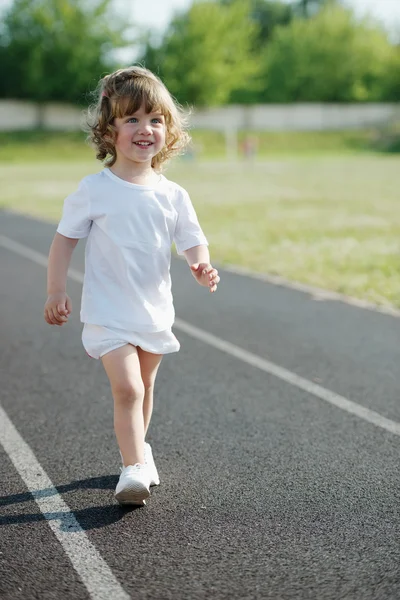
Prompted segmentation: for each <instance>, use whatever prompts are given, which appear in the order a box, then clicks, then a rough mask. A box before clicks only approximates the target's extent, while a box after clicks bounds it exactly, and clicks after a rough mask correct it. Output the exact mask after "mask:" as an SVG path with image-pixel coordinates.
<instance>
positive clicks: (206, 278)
mask: <svg viewBox="0 0 400 600" xmlns="http://www.w3.org/2000/svg"><path fill="white" fill-rule="evenodd" d="M190 270H191V271H192V275H193V277H194V278H195V279H196V281H197V283H199V284H200V285H204V286H206V287H208V288H209V289H210V292H215V291H216V289H217V283H219V282H220V281H221V280H220V278H219V276H218V271H217V269H214V267H213V266H212V265H210V263H195V264H194V265H191V267H190Z"/></svg>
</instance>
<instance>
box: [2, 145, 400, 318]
mask: <svg viewBox="0 0 400 600" xmlns="http://www.w3.org/2000/svg"><path fill="white" fill-rule="evenodd" d="M0 138H1V136H0ZM314 140H315V137H314ZM64 142H65V146H64V153H65V156H64V157H63V156H60V154H58V152H57V151H56V147H57V145H60V139H59V138H54V139H53V140H51V141H50V142H49V141H47V142H46V140H44V141H42V142H38V141H37V140H32V141H31V142H29V141H28V142H25V143H23V144H22V143H21V142H20V141H19V140H16V139H14V140H13V144H9V145H8V150H9V152H8V162H4V160H3V164H2V166H1V167H0V184H1V189H2V196H1V198H2V200H1V204H2V206H3V207H7V208H11V209H13V210H17V211H21V212H23V213H26V214H31V215H36V216H40V217H43V218H46V219H50V220H53V221H57V220H58V218H59V217H60V213H61V207H62V201H63V199H64V197H65V196H66V195H67V194H68V193H69V192H71V191H73V190H74V189H75V188H76V185H77V182H78V181H79V180H80V179H81V178H82V177H83V176H84V175H86V174H88V173H90V172H96V171H98V170H99V169H100V168H101V165H100V163H98V162H96V161H95V160H93V159H91V151H90V150H89V151H88V150H87V149H86V148H85V147H83V148H82V141H81V138H79V137H77V138H73V137H71V138H69V139H64ZM331 143H333V138H332V139H331ZM203 144H204V139H203ZM325 144H326V145H328V146H329V143H328V142H325ZM303 145H304V140H302V141H301V143H300V138H299V146H303ZM334 145H335V148H336V149H337V150H338V151H337V152H336V149H335V150H334V149H332V147H331V148H330V150H329V148H328V149H325V151H322V150H321V149H318V148H317V146H318V144H314V146H313V145H312V144H310V145H309V150H310V152H309V154H304V153H303V152H301V153H300V152H298V153H296V152H295V150H294V149H293V146H292V147H290V146H289V147H290V149H291V154H290V153H289V151H288V150H287V148H288V146H287V145H286V152H283V151H282V152H276V153H275V154H274V153H273V148H272V147H271V148H270V149H269V150H270V154H269V155H268V156H264V157H262V156H261V157H260V158H258V160H257V161H256V162H246V161H239V162H236V163H228V162H226V161H223V160H220V159H219V160H214V161H210V160H199V161H193V160H189V159H187V158H186V159H185V158H182V159H179V160H177V161H176V162H175V163H172V164H171V166H170V167H169V168H168V170H167V172H166V175H167V176H168V177H170V178H171V179H173V180H175V181H177V182H179V183H180V184H181V185H183V186H184V187H186V188H187V189H188V191H189V193H190V194H191V197H192V199H193V202H194V204H195V206H196V209H197V212H198V215H199V218H200V220H201V223H202V225H203V228H204V230H205V232H206V234H207V236H208V238H209V241H210V247H211V253H212V257H213V260H214V261H215V262H216V263H219V264H220V265H223V264H235V265H240V266H244V267H247V268H249V269H252V270H254V271H257V272H261V273H269V274H277V275H281V276H283V277H286V278H288V279H292V280H297V281H301V282H304V283H309V284H312V285H316V286H318V287H322V288H326V289H330V290H335V291H338V292H341V293H345V294H349V295H352V296H355V297H358V298H362V299H365V300H369V301H371V302H375V303H377V304H384V305H394V306H397V307H400V277H399V273H400V210H399V209H400V198H399V193H398V190H399V189H400V157H399V156H398V155H384V154H381V155H379V154H373V153H368V152H360V151H359V152H355V151H354V152H350V151H349V153H348V154H347V153H346V154H344V155H343V148H341V145H343V139H342V140H341V141H340V140H339V139H338V138H337V139H336V141H335V142H334ZM19 148H20V151H18V149H19ZM75 148H76V152H75V150H74V149H75ZM2 152H3V153H4V152H5V150H4V146H3V150H2ZM71 153H72V154H71ZM49 155H51V156H49ZM6 160H7V159H6Z"/></svg>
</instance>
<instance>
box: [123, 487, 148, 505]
mask: <svg viewBox="0 0 400 600" xmlns="http://www.w3.org/2000/svg"><path fill="white" fill-rule="evenodd" d="M149 496H150V490H148V489H147V488H146V487H144V486H130V487H126V488H124V489H123V490H121V491H120V492H118V493H117V494H115V497H116V499H117V500H118V502H119V503H120V504H134V505H137V506H144V505H145V504H146V499H147V498H149Z"/></svg>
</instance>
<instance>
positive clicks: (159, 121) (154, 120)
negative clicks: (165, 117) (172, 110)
mask: <svg viewBox="0 0 400 600" xmlns="http://www.w3.org/2000/svg"><path fill="white" fill-rule="evenodd" d="M152 122H153V123H161V119H158V118H157V117H155V118H154V119H152Z"/></svg>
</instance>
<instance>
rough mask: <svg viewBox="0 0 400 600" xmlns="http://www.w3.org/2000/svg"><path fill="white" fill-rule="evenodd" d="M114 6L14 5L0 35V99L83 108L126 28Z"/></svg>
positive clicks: (32, 1)
mask: <svg viewBox="0 0 400 600" xmlns="http://www.w3.org/2000/svg"><path fill="white" fill-rule="evenodd" d="M110 6H111V0H94V1H91V2H87V1H86V2H85V0H14V3H13V4H12V6H11V8H10V10H9V11H8V13H7V14H6V16H5V19H4V23H3V27H2V30H1V34H0V96H1V97H8V98H29V99H32V100H36V101H37V102H46V101H49V100H62V101H71V102H81V103H82V102H84V100H85V94H86V93H87V91H88V90H89V89H90V88H91V87H93V85H94V84H95V83H96V82H97V80H98V78H99V77H100V76H101V75H102V74H103V73H104V72H105V71H108V70H109V68H110V66H113V65H110V61H109V54H110V52H111V50H113V49H114V48H116V47H118V46H121V45H123V44H124V42H123V33H124V31H125V30H126V28H127V25H126V23H124V24H123V23H122V22H121V20H118V19H115V18H114V19H113V21H111V20H110V19H109V13H110Z"/></svg>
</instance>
